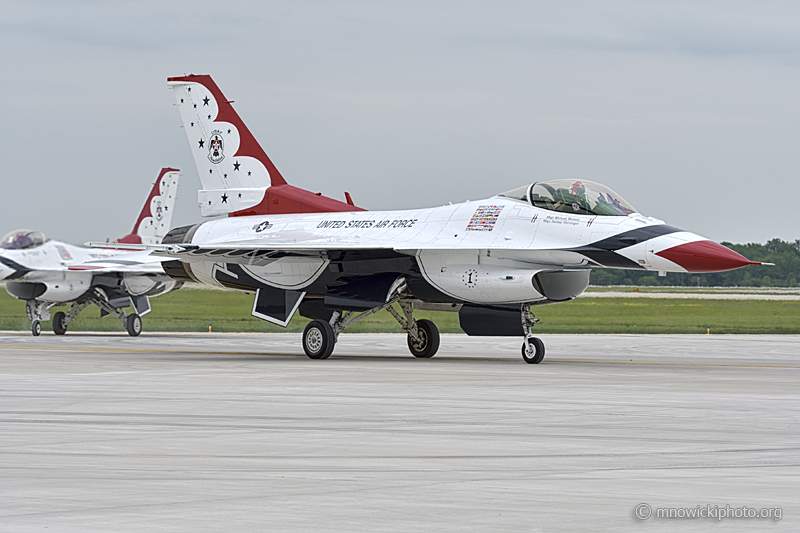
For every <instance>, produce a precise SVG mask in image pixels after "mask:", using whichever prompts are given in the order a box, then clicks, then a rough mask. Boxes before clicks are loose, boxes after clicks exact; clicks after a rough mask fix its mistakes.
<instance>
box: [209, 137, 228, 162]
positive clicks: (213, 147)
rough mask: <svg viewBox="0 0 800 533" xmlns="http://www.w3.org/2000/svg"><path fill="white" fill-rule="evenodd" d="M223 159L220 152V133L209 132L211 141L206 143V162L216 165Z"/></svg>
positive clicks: (223, 155)
mask: <svg viewBox="0 0 800 533" xmlns="http://www.w3.org/2000/svg"><path fill="white" fill-rule="evenodd" d="M223 159H225V154H224V152H223V151H222V132H221V131H219V130H214V131H212V132H211V139H209V142H208V160H209V161H211V162H212V163H214V164H217V163H219V162H221V161H222V160H223Z"/></svg>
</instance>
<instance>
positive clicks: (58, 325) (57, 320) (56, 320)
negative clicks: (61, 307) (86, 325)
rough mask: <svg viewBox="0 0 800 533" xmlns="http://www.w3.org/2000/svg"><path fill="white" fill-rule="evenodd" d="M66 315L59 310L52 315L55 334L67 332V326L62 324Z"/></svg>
mask: <svg viewBox="0 0 800 533" xmlns="http://www.w3.org/2000/svg"><path fill="white" fill-rule="evenodd" d="M66 317H67V315H66V313H64V312H63V311H59V312H58V313H56V314H54V315H53V333H55V334H56V335H63V334H64V333H66V332H67V326H65V325H64V319H65V318H66Z"/></svg>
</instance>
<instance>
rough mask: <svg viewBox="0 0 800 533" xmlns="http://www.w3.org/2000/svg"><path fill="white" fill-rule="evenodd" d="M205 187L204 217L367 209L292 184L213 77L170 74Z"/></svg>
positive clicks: (201, 194)
mask: <svg viewBox="0 0 800 533" xmlns="http://www.w3.org/2000/svg"><path fill="white" fill-rule="evenodd" d="M167 85H168V86H169V88H170V89H172V92H173V93H174V95H175V103H176V105H177V106H178V110H179V111H180V113H181V119H182V120H183V127H184V129H185V130H186V135H187V137H188V138H189V146H190V147H191V150H192V155H193V156H194V161H195V164H196V165H197V172H198V173H199V174H200V181H201V182H202V185H203V188H202V189H201V190H200V191H198V195H197V200H198V204H199V206H200V214H201V215H202V216H217V215H228V216H243V215H265V214H270V213H273V214H277V213H321V212H331V211H363V209H361V208H358V207H355V205H353V204H352V200H350V199H349V195H348V196H347V197H346V198H347V200H348V201H347V203H345V202H340V201H339V200H334V199H333V198H328V197H327V196H323V195H322V194H320V193H314V192H311V191H307V190H305V189H300V188H298V187H294V186H292V185H289V184H288V183H286V180H285V179H284V178H283V176H282V175H281V173H280V172H279V171H278V169H277V168H276V167H275V165H274V164H273V163H272V160H271V159H270V158H269V157H268V156H267V154H266V152H264V150H263V149H262V148H261V145H259V144H258V141H256V139H255V137H253V134H252V133H250V130H249V129H247V126H245V124H244V122H243V121H242V119H241V118H239V115H238V114H237V113H236V111H235V110H234V109H233V106H232V105H231V104H232V103H233V102H232V101H231V100H228V99H227V98H225V96H224V95H223V94H222V91H220V90H219V87H217V84H216V83H214V80H213V79H211V76H209V75H195V74H190V75H188V76H179V77H174V78H167Z"/></svg>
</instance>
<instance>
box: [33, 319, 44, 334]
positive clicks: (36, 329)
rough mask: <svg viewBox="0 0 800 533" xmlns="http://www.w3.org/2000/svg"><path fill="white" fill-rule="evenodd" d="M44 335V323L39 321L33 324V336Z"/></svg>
mask: <svg viewBox="0 0 800 533" xmlns="http://www.w3.org/2000/svg"><path fill="white" fill-rule="evenodd" d="M41 334H42V323H41V322H39V321H38V320H34V321H33V322H31V335H33V336H34V337H38V336H39V335H41Z"/></svg>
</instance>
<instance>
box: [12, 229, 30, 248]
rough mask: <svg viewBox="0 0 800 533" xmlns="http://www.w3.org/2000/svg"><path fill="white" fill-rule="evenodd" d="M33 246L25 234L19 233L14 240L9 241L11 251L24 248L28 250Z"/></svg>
mask: <svg viewBox="0 0 800 533" xmlns="http://www.w3.org/2000/svg"><path fill="white" fill-rule="evenodd" d="M31 246H33V240H32V239H31V238H30V237H29V236H28V234H27V233H24V232H22V231H20V232H19V233H17V235H16V236H15V237H14V240H13V241H11V246H9V248H10V249H12V250H24V249H25V248H29V247H31Z"/></svg>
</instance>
